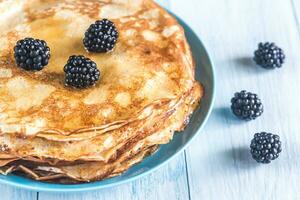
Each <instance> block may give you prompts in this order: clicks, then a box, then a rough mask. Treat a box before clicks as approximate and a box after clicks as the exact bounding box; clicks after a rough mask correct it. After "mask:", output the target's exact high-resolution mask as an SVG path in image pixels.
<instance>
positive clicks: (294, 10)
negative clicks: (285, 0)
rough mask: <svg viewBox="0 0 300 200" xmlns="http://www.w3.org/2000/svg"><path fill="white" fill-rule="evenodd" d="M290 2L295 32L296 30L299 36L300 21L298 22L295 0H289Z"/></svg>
mask: <svg viewBox="0 0 300 200" xmlns="http://www.w3.org/2000/svg"><path fill="white" fill-rule="evenodd" d="M290 2H291V6H292V10H293V15H294V18H295V21H296V25H297V30H298V33H299V34H300V21H299V19H298V16H297V11H296V5H295V0H291V1H290Z"/></svg>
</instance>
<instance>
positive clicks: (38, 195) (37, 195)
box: [36, 192, 40, 200]
mask: <svg viewBox="0 0 300 200" xmlns="http://www.w3.org/2000/svg"><path fill="white" fill-rule="evenodd" d="M39 198H40V193H39V192H37V193H36V200H39Z"/></svg>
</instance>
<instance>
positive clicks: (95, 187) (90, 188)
mask: <svg viewBox="0 0 300 200" xmlns="http://www.w3.org/2000/svg"><path fill="white" fill-rule="evenodd" d="M165 9H166V8H165ZM166 10H167V12H168V13H170V14H171V15H173V16H174V17H175V18H176V20H177V21H178V22H179V24H180V25H181V26H182V27H183V28H184V31H185V32H190V33H191V34H193V35H195V36H196V38H197V40H198V41H197V42H198V43H199V44H200V46H201V48H202V51H203V53H204V54H205V56H206V59H207V62H208V65H209V66H210V68H211V79H212V86H211V90H212V91H211V101H210V102H208V103H209V105H208V110H207V113H206V115H205V117H204V119H203V121H202V124H201V125H200V126H199V128H198V129H197V131H196V133H195V134H194V135H192V136H191V138H190V139H189V140H187V141H186V143H185V144H184V145H182V146H181V147H180V148H179V149H178V151H177V152H175V153H174V154H172V155H171V156H169V157H168V158H167V159H165V160H164V161H163V162H162V163H160V164H158V165H156V166H155V167H152V168H151V169H149V170H147V171H145V172H142V173H141V174H137V175H134V176H132V177H129V178H126V179H124V180H120V181H117V182H111V183H107V184H105V185H101V184H98V185H90V186H89V185H87V186H86V187H78V188H76V186H78V184H74V185H62V184H51V185H54V186H57V187H55V188H52V187H51V188H47V184H49V183H42V182H38V181H36V183H35V184H30V185H25V184H24V183H21V182H16V181H13V180H5V179H1V178H0V184H3V185H5V186H13V187H16V188H19V189H25V190H30V191H36V192H50V193H56V192H60V193H70V192H86V191H94V190H101V189H105V188H112V187H115V186H119V185H122V184H126V183H128V182H132V181H134V180H137V179H139V178H142V177H145V176H147V175H148V174H150V173H153V172H154V171H156V170H158V169H159V168H160V167H162V166H164V165H166V164H167V163H169V162H170V161H171V160H172V159H174V158H175V157H177V156H178V155H179V154H180V153H182V151H184V150H185V149H186V148H187V147H188V146H189V145H190V144H191V143H192V142H193V141H194V140H195V138H196V137H197V135H199V133H200V132H201V130H202V129H203V128H204V126H205V124H206V123H207V121H208V119H209V117H210V114H211V112H212V109H213V105H214V102H215V95H216V82H215V77H216V73H215V67H214V66H215V65H214V62H213V60H212V58H211V56H210V54H209V53H208V51H207V48H206V46H205V45H204V43H203V41H202V40H201V39H200V38H199V37H198V35H197V34H196V32H195V31H194V30H193V29H192V28H191V27H190V26H189V25H188V24H187V23H186V22H185V21H183V20H182V19H181V18H180V17H179V16H177V15H176V14H174V13H173V12H171V11H169V10H168V9H166ZM192 53H193V52H192ZM193 57H195V55H194V54H193ZM204 93H205V91H204ZM166 145H168V144H166ZM1 176H2V175H1ZM13 176H17V175H13ZM98 182H99V183H100V182H101V181H98ZM94 183H97V181H96V182H94ZM42 184H45V185H44V186H41V185H42ZM87 184H89V183H87ZM80 185H82V184H80ZM66 186H69V187H68V188H66ZM70 186H71V187H70Z"/></svg>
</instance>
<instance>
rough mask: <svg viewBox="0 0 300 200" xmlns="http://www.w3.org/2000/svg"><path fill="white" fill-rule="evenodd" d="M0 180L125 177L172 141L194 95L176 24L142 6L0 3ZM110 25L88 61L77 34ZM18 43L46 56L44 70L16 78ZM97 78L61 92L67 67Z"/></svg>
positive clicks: (33, 0)
mask: <svg viewBox="0 0 300 200" xmlns="http://www.w3.org/2000/svg"><path fill="white" fill-rule="evenodd" d="M0 11H1V12H0V13H1V18H0V20H1V24H0V27H1V30H2V32H1V33H0V48H1V51H0V172H1V173H2V174H4V175H8V174H9V173H16V174H20V175H25V176H27V177H29V178H33V179H35V180H39V181H48V182H55V183H78V182H90V181H95V180H101V179H104V178H109V177H113V176H116V175H119V174H121V173H122V172H124V171H126V170H127V169H128V168H130V167H131V166H133V165H134V164H136V163H138V162H140V161H142V159H143V158H145V157H146V156H148V155H150V154H152V153H154V152H155V151H156V150H157V148H158V146H159V145H160V144H166V143H168V142H169V141H170V140H171V139H172V137H173V134H174V132H176V131H181V130H183V129H184V127H185V126H186V124H187V123H188V121H189V120H188V119H189V116H190V115H191V113H192V112H193V111H194V109H195V108H196V107H197V105H198V103H199V100H200V98H201V97H202V95H203V89H202V87H201V85H200V84H199V83H198V82H197V81H196V80H195V78H194V76H195V75H194V71H195V68H194V63H193V59H192V55H191V51H190V48H189V46H188V44H187V42H186V39H185V36H184V31H183V29H182V27H181V26H180V25H179V24H178V22H177V21H176V20H175V19H174V18H173V17H172V16H171V15H170V14H168V13H167V12H166V11H165V10H163V9H162V8H160V7H159V6H158V5H157V4H156V3H154V2H153V1H152V0H15V1H8V0H4V1H1V3H0ZM103 18H108V19H110V20H112V21H113V22H114V23H115V24H116V26H117V28H118V30H119V35H120V36H119V39H118V42H117V45H116V47H115V48H114V50H113V51H112V52H109V53H106V54H99V53H89V52H87V51H85V49H84V47H83V45H82V38H83V35H84V32H85V30H86V29H87V28H88V27H89V25H90V24H91V23H93V22H94V21H96V20H98V19H103ZM24 37H33V38H39V39H43V40H45V41H46V42H47V44H48V46H49V47H50V49H51V59H50V63H49V64H48V66H46V67H45V69H44V70H42V71H38V72H29V71H24V70H21V69H20V68H18V67H17V66H16V64H15V61H14V58H13V47H14V45H15V44H16V42H17V41H18V40H20V39H22V38H24ZM71 55H84V56H86V57H89V58H90V59H92V60H94V61H95V62H96V63H97V66H98V68H99V70H100V72H101V78H100V81H99V82H97V84H96V85H95V86H94V87H91V88H87V89H81V90H78V89H73V88H67V87H65V86H64V84H63V81H64V72H63V66H64V65H65V63H66V61H67V60H68V57H69V56H71Z"/></svg>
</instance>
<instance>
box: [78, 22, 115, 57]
mask: <svg viewBox="0 0 300 200" xmlns="http://www.w3.org/2000/svg"><path fill="white" fill-rule="evenodd" d="M118 36H119V33H118V30H117V28H116V26H115V24H114V23H113V22H112V21H110V20H108V19H103V20H98V21H96V22H95V23H94V24H91V25H90V27H89V28H88V29H87V30H86V32H85V36H84V39H83V44H84V46H85V48H86V49H87V50H88V51H90V52H98V53H105V52H108V51H111V50H112V49H113V48H114V46H115V44H116V42H117V39H118Z"/></svg>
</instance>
